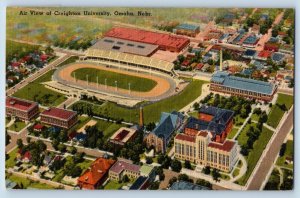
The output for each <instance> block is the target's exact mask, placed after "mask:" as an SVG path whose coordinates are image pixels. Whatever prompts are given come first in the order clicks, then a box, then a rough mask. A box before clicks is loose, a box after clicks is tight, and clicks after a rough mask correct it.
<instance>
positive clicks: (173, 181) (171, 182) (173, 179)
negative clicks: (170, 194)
mask: <svg viewBox="0 0 300 198" xmlns="http://www.w3.org/2000/svg"><path fill="white" fill-rule="evenodd" d="M175 182H177V177H172V178H171V179H170V180H169V185H170V186H172V185H173V183H175Z"/></svg>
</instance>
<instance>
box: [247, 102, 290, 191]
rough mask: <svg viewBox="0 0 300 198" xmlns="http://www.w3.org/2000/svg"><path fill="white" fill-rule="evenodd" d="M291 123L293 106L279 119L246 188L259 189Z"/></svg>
mask: <svg viewBox="0 0 300 198" xmlns="http://www.w3.org/2000/svg"><path fill="white" fill-rule="evenodd" d="M293 123H294V107H293V106H292V107H291V109H290V110H289V111H288V113H286V114H285V115H284V117H283V118H282V119H281V122H280V124H279V125H278V127H277V129H276V131H275V132H274V134H273V136H272V138H271V140H270V141H269V143H268V145H267V146H266V148H265V150H264V152H263V154H262V156H261V157H260V160H259V161H258V163H257V165H256V167H255V169H254V170H253V172H252V174H251V176H250V178H249V179H248V182H247V184H246V189H247V190H259V189H260V188H261V186H262V184H263V182H264V180H265V178H266V176H267V174H268V172H269V170H270V169H271V168H272V165H273V163H274V162H275V160H276V157H277V155H278V153H279V151H280V148H281V145H282V143H283V142H284V139H285V138H286V136H287V135H288V133H289V132H290V131H291V130H292V128H293Z"/></svg>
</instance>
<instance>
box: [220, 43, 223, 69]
mask: <svg viewBox="0 0 300 198" xmlns="http://www.w3.org/2000/svg"><path fill="white" fill-rule="evenodd" d="M222 70H223V51H222V48H221V50H220V71H222Z"/></svg>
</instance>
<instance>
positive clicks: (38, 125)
mask: <svg viewBox="0 0 300 198" xmlns="http://www.w3.org/2000/svg"><path fill="white" fill-rule="evenodd" d="M44 127H45V126H44V125H41V124H36V125H34V127H33V129H36V130H41V129H43V128H44Z"/></svg>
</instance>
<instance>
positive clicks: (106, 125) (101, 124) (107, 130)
mask: <svg viewBox="0 0 300 198" xmlns="http://www.w3.org/2000/svg"><path fill="white" fill-rule="evenodd" d="M96 126H97V128H98V129H99V130H100V131H103V134H104V137H105V138H109V137H110V136H111V135H112V134H113V133H114V132H116V131H117V130H118V129H119V128H121V127H122V126H125V125H123V124H116V123H112V122H107V121H104V120H97V124H96Z"/></svg>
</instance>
